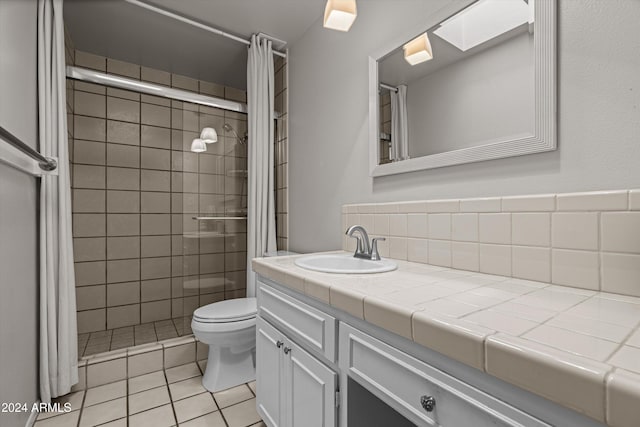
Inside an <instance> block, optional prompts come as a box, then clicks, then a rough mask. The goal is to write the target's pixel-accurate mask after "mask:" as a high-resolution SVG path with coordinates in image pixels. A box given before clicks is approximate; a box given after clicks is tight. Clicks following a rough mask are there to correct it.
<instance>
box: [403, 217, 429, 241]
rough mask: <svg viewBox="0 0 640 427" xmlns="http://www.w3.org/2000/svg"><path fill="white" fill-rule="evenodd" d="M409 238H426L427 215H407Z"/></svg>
mask: <svg viewBox="0 0 640 427" xmlns="http://www.w3.org/2000/svg"><path fill="white" fill-rule="evenodd" d="M407 236H408V237H415V238H417V237H420V238H426V237H428V234H427V214H424V213H417V214H408V215H407Z"/></svg>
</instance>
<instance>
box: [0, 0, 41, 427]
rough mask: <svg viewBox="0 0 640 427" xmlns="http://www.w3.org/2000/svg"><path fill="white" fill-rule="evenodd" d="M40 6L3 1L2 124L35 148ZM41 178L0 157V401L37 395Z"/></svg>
mask: <svg viewBox="0 0 640 427" xmlns="http://www.w3.org/2000/svg"><path fill="white" fill-rule="evenodd" d="M36 6H37V2H35V1H6V0H0V125H2V126H3V127H5V128H6V129H7V130H9V131H10V132H12V133H13V134H14V135H16V136H17V137H18V138H20V139H22V140H23V141H25V142H26V143H27V144H29V145H31V146H32V147H34V148H36V138H37V122H36V111H37V106H36V105H37V104H36V93H37V88H36V16H37V13H36V11H37V9H36ZM0 144H4V142H0ZM36 185H37V183H36V179H35V178H33V177H31V176H29V175H27V174H25V173H23V172H20V171H18V170H15V169H12V168H10V167H8V166H6V165H4V164H0V293H1V294H0V402H24V403H28V404H30V403H33V402H34V401H35V400H36V399H37V398H38V382H37V381H38V380H37V379H38V296H37V290H38V278H37V271H38V249H37V240H36V239H37V234H36V232H37V227H38V221H37V214H38V203H37V194H38V193H37V187H36ZM28 417H29V413H14V414H7V413H0V425H2V426H21V425H24V424H25V422H26V420H27V418H28Z"/></svg>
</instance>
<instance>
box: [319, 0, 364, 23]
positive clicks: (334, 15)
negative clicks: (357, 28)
mask: <svg viewBox="0 0 640 427" xmlns="http://www.w3.org/2000/svg"><path fill="white" fill-rule="evenodd" d="M356 16H358V11H357V8H356V0H327V5H326V6H325V8H324V27H325V28H330V29H332V30H338V31H349V28H351V25H352V24H353V21H355V20H356Z"/></svg>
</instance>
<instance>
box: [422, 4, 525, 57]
mask: <svg viewBox="0 0 640 427" xmlns="http://www.w3.org/2000/svg"><path fill="white" fill-rule="evenodd" d="M533 20H534V0H528V3H527V2H525V1H524V0H519V1H516V0H512V1H504V0H480V1H478V2H477V3H474V4H472V5H471V6H469V7H467V8H466V9H463V10H462V11H460V12H458V13H457V14H455V15H453V16H452V17H451V18H449V19H447V20H446V21H444V22H443V23H442V24H440V27H439V28H437V29H436V30H434V31H433V34H435V35H437V36H438V37H440V38H442V39H443V40H446V41H447V42H449V43H451V44H452V45H454V46H455V47H457V48H458V49H460V50H461V51H463V52H465V51H467V50H469V49H471V48H474V47H476V46H478V45H480V44H482V43H484V42H487V41H489V40H491V39H493V38H495V37H498V36H499V35H501V34H504V33H506V32H507V31H510V30H513V29H514V28H516V27H519V26H520V25H522V24H526V23H529V24H532V23H533Z"/></svg>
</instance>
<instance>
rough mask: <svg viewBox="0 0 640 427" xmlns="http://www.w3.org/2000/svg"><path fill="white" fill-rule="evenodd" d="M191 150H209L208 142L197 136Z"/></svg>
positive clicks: (199, 151)
mask: <svg viewBox="0 0 640 427" xmlns="http://www.w3.org/2000/svg"><path fill="white" fill-rule="evenodd" d="M191 151H193V152H194V153H202V152H203V151H207V144H205V142H204V141H203V140H202V139H200V138H196V139H194V140H193V141H192V142H191Z"/></svg>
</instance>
